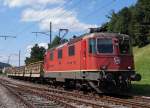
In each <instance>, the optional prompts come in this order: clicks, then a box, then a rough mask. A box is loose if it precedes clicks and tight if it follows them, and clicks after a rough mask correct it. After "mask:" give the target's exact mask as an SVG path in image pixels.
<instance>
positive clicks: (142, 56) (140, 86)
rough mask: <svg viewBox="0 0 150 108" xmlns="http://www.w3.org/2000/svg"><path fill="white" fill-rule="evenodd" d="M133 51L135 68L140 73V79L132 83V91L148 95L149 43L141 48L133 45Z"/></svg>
mask: <svg viewBox="0 0 150 108" xmlns="http://www.w3.org/2000/svg"><path fill="white" fill-rule="evenodd" d="M133 52H134V61H135V69H136V71H137V72H138V73H140V74H141V75H142V80H141V81H140V82H135V83H134V84H133V91H134V93H136V94H140V95H148V96H150V45H147V46H145V47H143V48H138V47H135V48H134V49H133Z"/></svg>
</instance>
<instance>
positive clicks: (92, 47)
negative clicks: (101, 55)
mask: <svg viewBox="0 0 150 108" xmlns="http://www.w3.org/2000/svg"><path fill="white" fill-rule="evenodd" d="M89 53H93V54H95V53H96V39H94V38H93V39H92V38H91V39H89Z"/></svg>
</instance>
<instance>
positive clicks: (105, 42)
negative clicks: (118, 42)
mask: <svg viewBox="0 0 150 108" xmlns="http://www.w3.org/2000/svg"><path fill="white" fill-rule="evenodd" d="M97 51H98V53H113V43H112V39H108V38H98V39H97Z"/></svg>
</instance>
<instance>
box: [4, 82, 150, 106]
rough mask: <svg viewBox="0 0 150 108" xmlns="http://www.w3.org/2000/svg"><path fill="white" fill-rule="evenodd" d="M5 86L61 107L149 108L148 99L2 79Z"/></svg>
mask: <svg viewBox="0 0 150 108" xmlns="http://www.w3.org/2000/svg"><path fill="white" fill-rule="evenodd" d="M3 82H4V83H5V85H7V86H9V87H11V88H13V89H15V90H18V91H24V92H27V93H29V94H34V95H37V96H39V97H43V98H46V99H48V100H51V101H55V102H57V103H59V104H61V105H63V106H65V107H66V106H67V107H70V108H76V107H79V106H83V105H84V106H86V107H92V108H101V107H103V108H116V107H125V108H128V107H132V108H150V105H149V104H148V102H150V100H149V99H146V98H142V97H135V98H133V99H121V98H116V97H110V96H98V95H93V94H91V95H85V94H82V93H79V92H68V91H64V90H58V89H53V88H47V87H44V86H43V87H36V86H31V85H22V84H16V83H15V84H11V85H10V82H9V81H7V80H4V79H3Z"/></svg>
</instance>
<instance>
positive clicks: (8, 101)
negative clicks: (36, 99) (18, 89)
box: [0, 84, 26, 108]
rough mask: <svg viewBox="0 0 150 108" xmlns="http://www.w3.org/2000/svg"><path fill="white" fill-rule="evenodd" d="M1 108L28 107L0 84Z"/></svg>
mask: <svg viewBox="0 0 150 108" xmlns="http://www.w3.org/2000/svg"><path fill="white" fill-rule="evenodd" d="M0 108H26V107H25V106H24V105H23V104H22V103H20V102H19V100H18V99H16V97H15V96H13V95H12V94H11V93H10V92H9V91H8V90H7V89H6V88H4V87H3V86H2V85H1V84H0Z"/></svg>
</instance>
